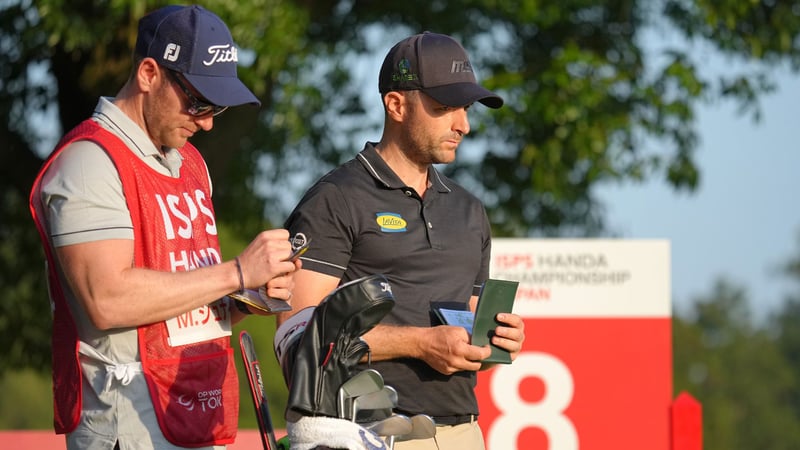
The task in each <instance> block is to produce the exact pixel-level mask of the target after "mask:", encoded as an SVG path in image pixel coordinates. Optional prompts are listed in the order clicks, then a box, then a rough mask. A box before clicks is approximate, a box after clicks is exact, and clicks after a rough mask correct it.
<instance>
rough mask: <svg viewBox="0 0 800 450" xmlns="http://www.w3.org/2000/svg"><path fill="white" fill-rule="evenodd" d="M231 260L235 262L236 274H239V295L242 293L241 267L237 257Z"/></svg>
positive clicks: (242, 278)
mask: <svg viewBox="0 0 800 450" xmlns="http://www.w3.org/2000/svg"><path fill="white" fill-rule="evenodd" d="M233 260H234V261H235V262H236V273H238V274H239V293H240V294H241V293H243V292H244V275H242V265H241V264H240V263H239V257H238V256H237V257H236V258H234V259H233ZM240 309H241V308H240Z"/></svg>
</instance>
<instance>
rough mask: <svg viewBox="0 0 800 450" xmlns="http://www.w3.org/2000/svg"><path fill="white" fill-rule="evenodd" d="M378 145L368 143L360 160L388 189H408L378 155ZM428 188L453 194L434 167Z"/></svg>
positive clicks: (429, 169) (430, 171)
mask: <svg viewBox="0 0 800 450" xmlns="http://www.w3.org/2000/svg"><path fill="white" fill-rule="evenodd" d="M376 145H377V142H367V144H366V145H365V146H364V149H363V150H361V152H360V153H359V154H358V156H357V158H358V160H359V161H360V162H361V164H362V165H363V166H364V168H365V169H367V172H369V173H370V175H372V177H373V178H375V179H376V180H378V181H379V182H380V183H381V184H383V185H384V186H386V187H387V188H389V189H404V188H406V187H407V186H406V185H405V183H403V181H402V180H401V179H400V177H398V176H397V174H396V173H395V172H394V171H393V170H392V169H391V167H389V165H388V164H386V161H384V160H383V158H381V155H380V154H378V151H377V149H376V148H375V146H376ZM428 187H429V188H430V187H433V188H435V189H436V190H437V191H439V192H442V193H447V192H451V189H450V188H449V187H448V186H447V184H446V183H445V178H444V176H442V175H441V174H440V173H439V171H438V170H436V168H435V167H434V166H433V165H431V166H430V167H428Z"/></svg>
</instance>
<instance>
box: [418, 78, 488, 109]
mask: <svg viewBox="0 0 800 450" xmlns="http://www.w3.org/2000/svg"><path fill="white" fill-rule="evenodd" d="M422 92H424V93H426V94H428V95H429V96H431V97H432V98H433V99H434V100H436V101H437V102H439V103H441V104H443V105H447V106H454V107H461V106H467V105H471V104H473V103H475V102H481V103H483V104H484V105H486V106H488V107H489V108H494V109H497V108H499V107H501V106H503V99H502V98H500V96H499V95H497V94H495V93H494V92H492V91H490V90H488V89H486V88H484V87H483V86H481V85H479V84H475V83H454V84H447V85H444V86H436V87H432V88H424V89H422Z"/></svg>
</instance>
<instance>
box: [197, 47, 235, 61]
mask: <svg viewBox="0 0 800 450" xmlns="http://www.w3.org/2000/svg"><path fill="white" fill-rule="evenodd" d="M208 54H209V55H211V59H209V60H203V64H204V65H206V66H210V65H212V64H214V63H218V62H219V63H226V62H238V61H239V53H238V50H237V49H236V47H234V46H233V45H231V44H225V45H212V46H211V47H208Z"/></svg>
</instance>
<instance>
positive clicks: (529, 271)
mask: <svg viewBox="0 0 800 450" xmlns="http://www.w3.org/2000/svg"><path fill="white" fill-rule="evenodd" d="M490 276H491V278H498V279H503V280H515V281H519V282H520V285H519V290H518V291H517V297H516V301H515V304H514V312H515V313H517V314H519V315H521V316H523V317H531V318H532V317H536V318H545V317H572V318H574V317H616V318H624V317H670V316H671V301H670V298H671V290H670V248H669V241H666V240H615V239H574V240H570V239H504V238H495V239H493V240H492V262H491V275H490Z"/></svg>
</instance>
